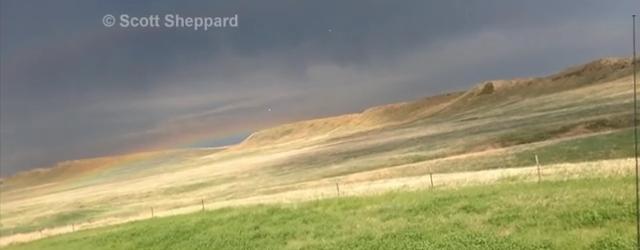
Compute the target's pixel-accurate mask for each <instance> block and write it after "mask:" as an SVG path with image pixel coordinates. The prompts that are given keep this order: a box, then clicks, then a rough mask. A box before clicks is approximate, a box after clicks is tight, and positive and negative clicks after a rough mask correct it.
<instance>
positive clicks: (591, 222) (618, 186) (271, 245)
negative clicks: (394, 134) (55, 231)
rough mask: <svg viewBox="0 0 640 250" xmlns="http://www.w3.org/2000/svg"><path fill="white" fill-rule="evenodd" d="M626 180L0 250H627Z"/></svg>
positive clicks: (290, 211)
mask: <svg viewBox="0 0 640 250" xmlns="http://www.w3.org/2000/svg"><path fill="white" fill-rule="evenodd" d="M633 191H634V186H633V179H632V178H631V177H629V176H627V177H610V178H586V179H577V180H569V181H549V182H542V183H540V184H538V183H516V182H506V181H505V182H502V183H498V184H495V185H487V186H473V187H464V188H459V189H450V190H447V189H443V190H437V189H436V190H423V191H414V192H391V193H387V194H384V195H379V196H369V197H343V198H334V199H326V200H318V201H312V202H305V203H298V204H284V205H261V206H249V207H240V208H225V209H219V210H213V211H206V212H200V213H194V214H188V215H180V216H172V217H164V218H155V219H150V220H144V221H139V222H132V223H127V224H123V225H119V226H111V227H105V228H100V229H93V230H86V231H80V232H76V233H70V234H65V235H60V236H55V237H52V238H46V239H41V240H37V241H33V242H29V243H24V244H19V245H12V246H9V247H7V248H6V249H15V250H17V249H633V248H634V246H635V241H634V240H635V237H634V232H635V231H634V225H635V224H634V221H635V220H634V218H635V214H634V212H633V211H634V203H633V200H634V199H633V198H634V196H633Z"/></svg>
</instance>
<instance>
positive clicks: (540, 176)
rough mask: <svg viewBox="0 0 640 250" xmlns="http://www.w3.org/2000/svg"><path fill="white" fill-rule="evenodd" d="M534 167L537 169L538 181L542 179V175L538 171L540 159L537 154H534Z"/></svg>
mask: <svg viewBox="0 0 640 250" xmlns="http://www.w3.org/2000/svg"><path fill="white" fill-rule="evenodd" d="M536 167H537V169H538V183H540V181H542V175H541V173H540V160H539V159H538V154H536Z"/></svg>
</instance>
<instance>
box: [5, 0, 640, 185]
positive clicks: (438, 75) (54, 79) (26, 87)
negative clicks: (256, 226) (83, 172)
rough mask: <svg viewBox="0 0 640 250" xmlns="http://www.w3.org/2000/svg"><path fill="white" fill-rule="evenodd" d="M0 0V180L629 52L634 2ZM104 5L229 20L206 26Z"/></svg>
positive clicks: (213, 141)
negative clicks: (126, 23) (152, 23)
mask: <svg viewBox="0 0 640 250" xmlns="http://www.w3.org/2000/svg"><path fill="white" fill-rule="evenodd" d="M142 2H143V1H97V0H96V1H87V0H78V1H67V0H63V1H32V0H3V1H0V83H1V86H0V87H1V88H0V111H1V112H0V135H1V137H0V139H1V140H0V175H3V176H6V175H10V174H13V173H16V172H18V171H22V170H27V169H32V168H36V167H46V166H50V165H53V164H55V163H56V162H59V161H63V160H70V159H78V158H86V157H96V156H104V155H112V154H120V153H128V152H137V151H147V150H157V149H168V148H183V147H197V146H217V145H222V144H225V143H230V142H233V141H237V140H238V139H239V138H242V136H244V135H246V134H248V133H250V132H251V131H255V130H258V129H261V128H265V127H269V126H273V125H276V124H279V123H283V122H289V121H295V120H301V119H307V118H313V117H321V116H328V115H335V114H342V113H348V112H356V111H360V110H362V109H364V108H366V107H369V106H373V105H379V104H385V103H391V102H397V101H405V100H411V99H415V98H419V97H423V96H429V95H434V94H439V93H442V92H445V91H452V90H462V89H465V88H468V87H469V86H472V85H473V84H475V83H477V82H479V81H483V80H490V79H500V78H512V77H526V76H539V75H544V74H549V73H553V72H554V71H557V70H560V69H563V68H565V67H566V66H569V65H574V64H579V63H583V62H586V61H589V60H593V59H596V58H599V57H606V56H630V54H631V51H630V47H631V36H630V31H631V14H632V13H633V12H634V11H635V12H636V13H638V12H640V11H639V10H640V1H637V0H624V1H600V0H592V1H584V0H580V1H577V0H576V1H556V0H546V1H513V0H500V1H498V0H488V1H462V0H458V1H451V0H450V1H426V0H415V1H387V0H380V1H343V0H335V1H334V0H330V1H299V0H290V1H278V0H276V1H257V0H254V1H236V0H233V1H232V0H223V1H148V2H149V3H142ZM106 14H112V15H114V16H116V17H118V16H119V15H121V14H128V15H130V16H146V15H152V14H158V15H161V16H163V15H165V14H179V15H181V16H232V15H235V14H237V15H238V17H239V22H238V24H239V27H236V28H229V27H228V28H219V29H210V30H209V31H207V32H202V31H193V30H191V29H186V28H184V29H170V28H160V29H152V28H137V29H135V28H122V27H118V26H117V25H116V26H114V27H111V28H108V27H105V26H104V25H103V24H102V18H103V16H104V15H106Z"/></svg>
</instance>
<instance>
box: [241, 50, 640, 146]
mask: <svg viewBox="0 0 640 250" xmlns="http://www.w3.org/2000/svg"><path fill="white" fill-rule="evenodd" d="M631 72H632V67H631V59H629V58H603V59H598V60H595V61H592V62H589V63H586V64H582V65H578V66H574V67H570V68H568V69H566V70H563V71H561V72H559V73H556V74H553V75H550V76H546V77H538V78H521V79H511V80H491V81H485V82H482V83H480V84H478V85H477V86H476V87H473V88H471V89H470V90H468V91H466V92H453V93H448V94H443V95H437V96H432V97H426V98H423V99H420V100H417V101H413V102H402V103H396V104H389V105H383V106H378V107H373V108H369V109H367V110H365V111H363V112H361V113H355V114H347V115H341V116H335V117H327V118H320V119H314V120H307V121H301V122H295V123H290V124H284V125H281V126H277V127H273V128H269V129H265V130H261V131H258V132H255V133H253V134H252V135H251V136H249V137H248V138H247V139H246V140H245V141H243V142H242V143H241V144H240V145H238V147H255V146H265V145H273V144H279V143H287V142H292V141H296V140H302V139H304V140H313V139H317V138H328V137H335V136H344V135H348V134H352V133H356V132H362V131H367V130H371V129H376V128H380V127H384V126H389V125H397V124H401V123H407V122H411V121H415V120H419V119H424V118H428V117H430V116H433V115H436V114H440V113H455V112H463V111H469V110H472V109H473V108H474V107H479V106H483V105H487V104H496V103H501V102H506V101H509V102H514V101H517V100H520V99H522V98H527V97H533V96H540V95H544V94H549V93H555V92H559V91H565V90H570V89H575V88H580V87H584V86H587V85H592V84H598V83H604V82H607V81H611V80H614V79H618V78H621V77H624V76H628V75H629V74H631Z"/></svg>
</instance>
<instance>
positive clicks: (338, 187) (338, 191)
mask: <svg viewBox="0 0 640 250" xmlns="http://www.w3.org/2000/svg"><path fill="white" fill-rule="evenodd" d="M336 193H338V197H340V184H338V183H337V182H336Z"/></svg>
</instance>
